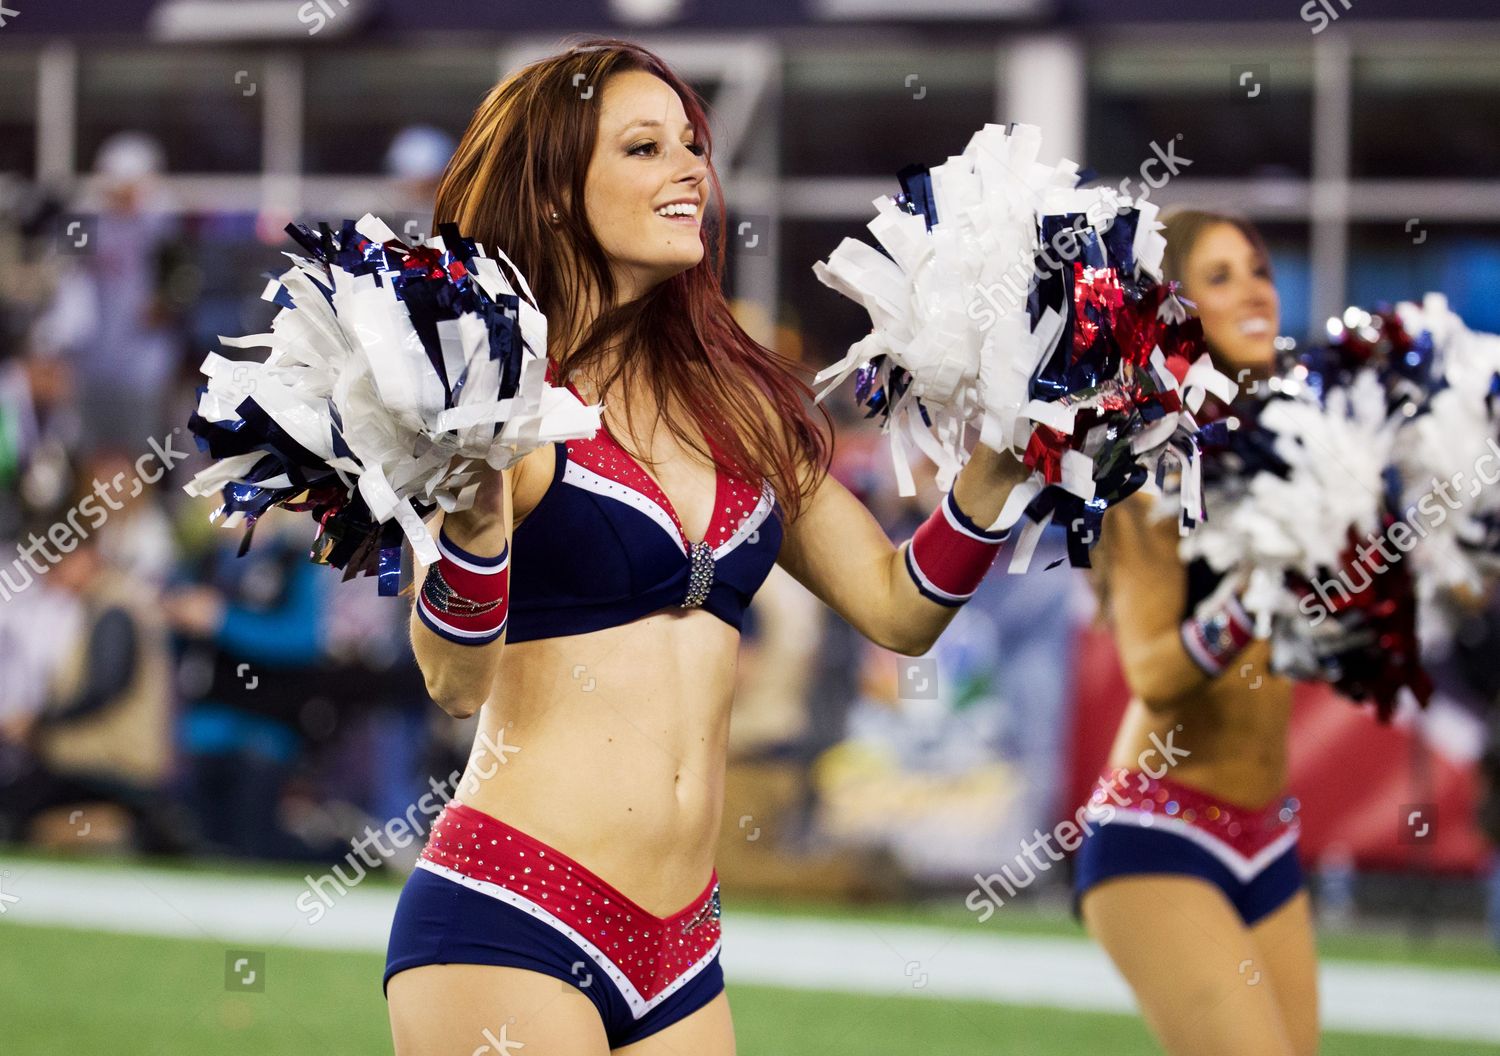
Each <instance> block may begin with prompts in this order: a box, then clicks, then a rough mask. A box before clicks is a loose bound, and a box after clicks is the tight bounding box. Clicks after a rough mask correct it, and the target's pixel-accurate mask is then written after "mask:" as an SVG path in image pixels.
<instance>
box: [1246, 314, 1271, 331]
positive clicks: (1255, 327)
mask: <svg viewBox="0 0 1500 1056" xmlns="http://www.w3.org/2000/svg"><path fill="white" fill-rule="evenodd" d="M1270 332H1271V320H1269V319H1263V318H1261V317H1260V316H1256V317H1255V318H1253V319H1246V320H1244V321H1243V322H1241V323H1240V333H1242V334H1247V335H1251V334H1269V333H1270Z"/></svg>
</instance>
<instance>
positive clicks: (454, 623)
mask: <svg viewBox="0 0 1500 1056" xmlns="http://www.w3.org/2000/svg"><path fill="white" fill-rule="evenodd" d="M437 546H438V553H439V554H440V555H441V556H440V557H439V558H438V562H437V564H435V565H432V566H431V567H430V568H428V569H427V578H426V579H425V580H424V581H423V583H422V591H421V593H420V594H419V595H418V596H417V616H418V617H419V618H420V619H421V621H422V622H423V623H424V624H426V625H427V629H428V630H430V631H431V632H432V633H433V634H436V635H438V636H440V637H442V638H446V639H448V641H450V642H457V643H458V644H460V645H488V644H489V643H490V642H493V641H494V640H495V639H497V638H499V637H500V635H501V634H503V633H504V632H505V620H506V616H507V615H508V614H509V612H510V543H509V542H507V543H506V544H505V547H504V549H502V550H501V551H500V553H499V555H498V556H496V557H480V556H479V555H477V554H471V553H469V552H468V551H467V550H465V549H463V548H462V547H460V546H459V545H458V544H456V543H454V542H453V540H452V539H449V538H448V533H447V531H446V530H440V531H439V532H438V539H437Z"/></svg>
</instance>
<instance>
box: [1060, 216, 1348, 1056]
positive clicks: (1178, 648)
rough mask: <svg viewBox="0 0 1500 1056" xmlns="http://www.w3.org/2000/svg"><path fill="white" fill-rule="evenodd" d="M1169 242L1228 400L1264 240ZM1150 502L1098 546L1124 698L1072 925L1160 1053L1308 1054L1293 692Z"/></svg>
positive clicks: (1264, 282)
mask: <svg viewBox="0 0 1500 1056" xmlns="http://www.w3.org/2000/svg"><path fill="white" fill-rule="evenodd" d="M1165 234H1166V237H1167V246H1168V250H1167V256H1166V259H1165V270H1166V275H1167V278H1169V279H1175V280H1178V281H1179V282H1181V283H1182V285H1183V292H1184V294H1185V296H1186V297H1187V298H1188V299H1189V300H1191V301H1193V302H1194V303H1196V305H1197V313H1198V316H1199V318H1200V320H1201V321H1202V323H1203V330H1204V336H1205V338H1206V340H1207V343H1208V346H1209V351H1210V353H1211V354H1212V356H1213V357H1214V361H1215V363H1216V365H1217V366H1218V368H1219V369H1220V370H1221V371H1223V372H1224V373H1226V374H1228V375H1230V376H1231V377H1233V378H1235V379H1236V380H1237V381H1238V382H1240V384H1241V385H1242V386H1247V385H1248V384H1249V383H1250V382H1252V381H1254V380H1256V379H1260V378H1265V377H1267V376H1268V375H1269V374H1270V373H1271V370H1272V367H1273V364H1274V360H1275V348H1274V344H1273V341H1274V338H1275V335H1276V333H1277V326H1278V323H1279V313H1278V301H1277V296H1276V288H1275V286H1274V285H1273V284H1272V277H1271V266H1270V260H1269V257H1268V255H1267V253H1266V248H1265V245H1264V243H1263V242H1262V240H1261V237H1260V235H1259V234H1258V233H1257V232H1256V230H1255V229H1254V228H1253V227H1252V226H1250V225H1249V224H1248V223H1246V222H1244V221H1240V220H1237V219H1232V218H1229V217H1226V216H1220V215H1215V214H1210V213H1199V212H1188V213H1180V214H1178V215H1176V216H1175V217H1173V218H1171V219H1169V220H1168V221H1167V229H1166V232H1165ZM1151 502H1152V500H1151V499H1150V498H1147V497H1145V496H1136V497H1134V498H1132V499H1130V500H1128V501H1127V502H1125V503H1124V504H1122V506H1121V507H1120V508H1119V510H1118V511H1117V512H1112V513H1111V514H1110V515H1109V516H1108V518H1107V523H1108V528H1109V530H1108V531H1107V532H1106V533H1105V534H1104V536H1103V537H1102V539H1101V541H1100V544H1099V548H1098V551H1096V553H1097V555H1098V559H1097V561H1096V567H1097V568H1098V570H1099V578H1098V585H1099V587H1100V589H1101V594H1102V597H1103V600H1104V603H1105V608H1106V611H1107V613H1108V615H1109V618H1110V622H1111V624H1112V626H1113V629H1114V634H1115V640H1116V642H1117V644H1118V646H1119V651H1120V657H1121V660H1122V663H1123V666H1124V670H1125V676H1126V679H1127V681H1128V683H1129V685H1130V690H1131V693H1132V700H1131V702H1130V705H1129V708H1128V710H1127V711H1126V714H1125V718H1124V721H1123V723H1122V725H1121V727H1120V730H1119V733H1118V734H1117V736H1116V738H1115V742H1114V747H1113V748H1112V750H1111V752H1110V758H1109V768H1108V770H1107V771H1106V773H1105V775H1104V777H1103V778H1102V779H1101V781H1100V787H1099V788H1098V789H1097V790H1096V792H1095V793H1094V798H1095V799H1096V800H1097V805H1098V807H1099V811H1098V813H1099V816H1100V823H1099V824H1097V825H1096V826H1095V831H1094V832H1093V833H1092V834H1091V835H1090V836H1088V837H1087V838H1086V839H1085V840H1084V841H1083V844H1082V846H1081V847H1080V849H1079V851H1078V859H1077V871H1076V890H1077V894H1078V896H1079V903H1080V907H1081V912H1082V916H1083V918H1084V921H1085V923H1086V924H1087V926H1088V929H1089V931H1090V933H1091V934H1092V935H1093V936H1094V938H1095V939H1097V940H1098V941H1099V943H1100V944H1101V945H1102V946H1103V947H1104V948H1105V950H1106V951H1107V952H1108V953H1109V955H1110V957H1111V958H1113V960H1114V962H1115V964H1116V965H1117V966H1118V967H1119V968H1120V970H1121V972H1122V973H1123V974H1124V975H1125V978H1126V979H1127V980H1128V981H1129V983H1130V985H1131V987H1132V988H1133V989H1134V991H1135V994H1136V997H1137V999H1138V1001H1139V1002H1140V1006H1141V1009H1142V1012H1143V1013H1144V1015H1145V1017H1146V1021H1147V1023H1148V1024H1149V1025H1150V1027H1151V1029H1152V1031H1153V1032H1154V1033H1155V1034H1156V1036H1157V1038H1158V1039H1159V1040H1160V1041H1161V1043H1162V1045H1163V1047H1164V1048H1165V1049H1166V1050H1167V1051H1168V1052H1169V1053H1172V1054H1173V1056H1190V1054H1191V1056H1200V1054H1203V1053H1214V1054H1215V1056H1230V1054H1234V1056H1309V1054H1311V1053H1314V1052H1316V1051H1317V1047H1318V998H1317V960H1316V953H1315V949H1314V944H1313V928H1312V919H1311V915H1310V913H1309V908H1308V896H1307V893H1306V891H1305V890H1304V889H1303V884H1302V876H1301V873H1300V870H1299V866H1298V862H1297V848H1296V843H1297V827H1296V818H1295V813H1294V811H1293V810H1292V809H1290V808H1288V807H1287V806H1285V805H1284V795H1285V787H1286V779H1287V729H1288V721H1289V716H1290V711H1291V703H1292V686H1291V683H1290V682H1289V681H1288V680H1287V679H1285V678H1281V677H1277V676H1274V675H1272V674H1271V672H1270V670H1269V665H1268V661H1269V647H1268V645H1267V643H1266V642H1264V641H1252V637H1251V624H1250V620H1249V617H1248V616H1247V615H1246V613H1245V610H1244V608H1243V606H1242V605H1241V604H1240V601H1239V599H1238V597H1237V595H1236V588H1237V584H1236V583H1235V582H1234V581H1233V580H1232V578H1231V579H1230V581H1228V582H1223V581H1220V579H1219V578H1218V577H1217V576H1215V575H1214V573H1213V572H1212V571H1211V570H1210V569H1209V568H1208V567H1207V566H1206V565H1205V564H1204V563H1203V562H1202V561H1201V560H1195V561H1193V562H1192V563H1190V564H1186V565H1185V564H1184V563H1183V562H1182V560H1181V559H1180V558H1179V556H1178V528H1177V524H1176V522H1175V520H1174V519H1173V518H1171V517H1167V518H1156V517H1154V516H1153V513H1152V510H1151ZM1163 746H1166V750H1165V751H1164V750H1163Z"/></svg>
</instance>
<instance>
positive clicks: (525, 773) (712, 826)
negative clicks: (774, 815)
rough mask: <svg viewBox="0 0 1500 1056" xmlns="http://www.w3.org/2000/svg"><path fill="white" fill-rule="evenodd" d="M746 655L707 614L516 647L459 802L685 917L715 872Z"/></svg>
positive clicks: (486, 714) (667, 613)
mask: <svg viewBox="0 0 1500 1056" xmlns="http://www.w3.org/2000/svg"><path fill="white" fill-rule="evenodd" d="M738 652H739V632H738V631H737V630H735V629H734V628H733V627H731V626H729V625H728V624H727V623H725V622H724V621H723V620H721V619H719V618H718V617H716V616H713V615H712V614H710V613H708V612H705V611H703V610H701V609H664V610H661V611H659V612H656V613H653V614H651V615H649V616H645V617H643V618H641V619H639V620H636V621H634V622H632V623H627V624H623V625H621V626H619V627H610V628H606V629H604V630H601V631H594V632H590V633H588V634H577V635H568V636H566V637H561V638H544V639H537V640H533V641H527V642H518V643H516V644H514V645H506V646H505V648H504V651H503V653H502V654H501V660H500V668H499V674H498V676H497V678H496V688H495V690H494V691H493V692H492V693H491V696H490V699H489V701H488V702H487V703H486V704H485V705H484V707H483V708H482V709H481V711H480V714H479V730H478V735H477V736H476V740H475V744H476V749H475V753H474V754H473V755H471V757H470V760H469V766H468V769H467V770H466V772H465V775H464V778H463V780H462V781H461V782H460V785H459V788H460V792H459V794H458V795H457V796H456V797H455V798H457V799H458V800H460V801H461V802H463V803H466V804H468V805H469V806H471V807H473V808H475V809H476V810H482V811H484V812H485V813H486V814H490V815H492V816H494V817H496V818H499V819H500V820H502V821H504V822H506V823H507V824H509V825H513V826H515V827H516V828H518V829H521V830H522V831H523V832H526V833H529V834H530V835H532V836H534V837H536V838H537V839H539V840H541V841H542V842H544V843H547V844H549V845H551V846H552V847H554V848H556V849H557V850H559V851H561V852H562V853H563V854H566V855H568V856H569V857H571V858H573V859H575V860H576V861H578V862H580V863H581V864H582V865H584V866H585V867H586V868H588V869H589V870H591V871H592V872H594V873H595V874H597V875H598V876H600V877H602V878H603V879H604V880H605V881H607V882H608V883H610V884H611V885H613V886H614V887H615V888H617V889H618V890H619V891H620V892H621V893H623V894H624V895H626V896H627V897H629V898H630V899H632V900H633V901H635V902H636V903H638V904H639V905H641V906H642V907H643V908H645V909H646V910H648V911H649V912H651V913H654V914H656V915H658V916H669V915H671V914H672V913H675V912H677V911H678V910H680V909H682V908H683V907H684V906H686V905H687V904H688V903H689V902H691V901H692V900H693V899H694V898H696V897H697V896H698V895H700V894H701V893H702V891H703V889H704V886H705V885H706V884H707V883H708V879H709V876H710V873H711V871H712V868H713V860H714V845H715V843H716V841H717V839H718V835H719V823H720V815H721V813H722V811H723V801H724V768H725V760H726V757H727V753H728V740H729V709H730V703H731V701H732V699H733V693H734V681H735V668H736V663H737V657H738ZM487 744H489V745H494V746H496V748H497V749H498V754H500V755H502V756H503V757H504V763H503V764H500V763H499V762H498V760H496V759H495V758H494V756H495V755H496V754H497V752H496V751H494V750H490V749H488V748H486V747H485V746H486V745H487ZM502 744H503V746H504V747H503V748H502V747H500V746H501V745H502ZM512 749H514V750H512Z"/></svg>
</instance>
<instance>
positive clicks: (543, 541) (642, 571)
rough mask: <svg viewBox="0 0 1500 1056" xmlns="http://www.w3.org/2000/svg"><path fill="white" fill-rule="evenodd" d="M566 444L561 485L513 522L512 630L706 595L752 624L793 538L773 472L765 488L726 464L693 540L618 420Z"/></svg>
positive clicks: (559, 446) (714, 607) (519, 632)
mask: <svg viewBox="0 0 1500 1056" xmlns="http://www.w3.org/2000/svg"><path fill="white" fill-rule="evenodd" d="M553 368H554V364H552V363H550V362H549V364H548V366H547V377H548V380H549V381H550V380H551V379H552V373H553ZM568 388H569V390H571V391H572V392H573V393H574V394H575V395H577V390H576V389H574V388H573V386H572V385H571V384H570V385H569V386H568ZM710 444H712V442H711V441H710ZM554 446H555V448H556V457H557V468H556V470H555V471H554V473H553V477H552V484H551V486H550V487H548V489H547V491H546V493H545V494H544V495H543V496H542V498H541V501H539V502H538V503H537V505H536V507H535V508H534V509H533V510H532V511H531V512H530V513H529V514H527V515H526V518H525V519H524V520H523V521H522V522H521V523H520V524H519V525H517V526H516V528H515V530H514V531H513V533H512V538H511V547H512V550H511V571H510V615H509V618H508V619H509V625H508V628H507V630H506V636H505V637H506V641H508V642H526V641H531V640H533V639H536V638H558V637H562V636H564V635H569V634H584V633H586V632H588V631H597V630H600V629H602V628H605V627H615V626H618V625H619V624H622V623H629V622H631V621H632V620H637V619H640V618H641V617H642V616H646V615H649V614H650V613H653V612H656V611H658V610H660V609H664V608H671V607H674V606H684V607H694V606H701V607H702V608H704V609H706V610H708V611H709V612H711V613H713V614H714V615H715V616H718V617H719V618H720V619H722V620H724V622H726V623H728V624H729V625H730V626H732V627H734V628H735V629H736V630H738V629H739V628H740V626H741V624H742V621H743V618H744V612H745V608H746V607H747V606H748V605H749V604H750V599H751V598H752V597H753V596H754V594H755V592H756V590H757V589H759V587H760V585H761V583H762V582H764V581H765V578H766V576H767V575H768V574H769V573H770V571H771V566H772V565H773V564H775V563H776V555H777V554H778V553H779V552H780V549H781V539H782V527H781V510H780V509H779V503H778V502H777V501H776V495H775V492H774V490H773V489H772V488H771V485H770V482H769V481H767V482H765V483H763V484H762V485H761V486H760V487H756V486H754V485H752V484H749V483H747V482H746V481H743V480H740V479H738V478H736V477H731V476H730V475H729V474H728V473H726V472H725V471H724V470H723V468H722V467H719V466H717V465H716V466H715V471H714V472H715V479H716V483H715V498H714V511H713V516H712V518H711V519H710V522H709V526H708V533H707V537H706V538H705V539H703V540H702V541H699V542H693V541H690V540H689V539H688V537H687V533H686V532H685V531H684V530H683V527H682V522H681V521H679V520H678V518H677V512H676V511H675V510H673V509H672V504H671V502H670V501H669V500H668V499H667V496H666V494H665V493H664V492H663V491H662V489H661V487H660V486H659V485H658V484H657V483H656V481H655V480H653V479H652V478H651V476H650V475H649V474H647V473H646V471H645V469H644V468H643V467H642V466H641V464H640V463H639V462H637V461H636V460H635V459H633V458H631V457H630V455H629V454H628V453H627V452H626V451H625V449H624V448H623V447H621V446H620V445H619V444H618V443H617V442H616V441H615V439H614V437H612V436H611V435H610V434H609V430H608V428H604V427H601V428H600V430H599V431H598V433H596V434H595V435H594V436H593V437H592V438H590V439H585V440H568V441H566V442H563V441H558V442H557V443H556V444H555V445H554Z"/></svg>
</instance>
